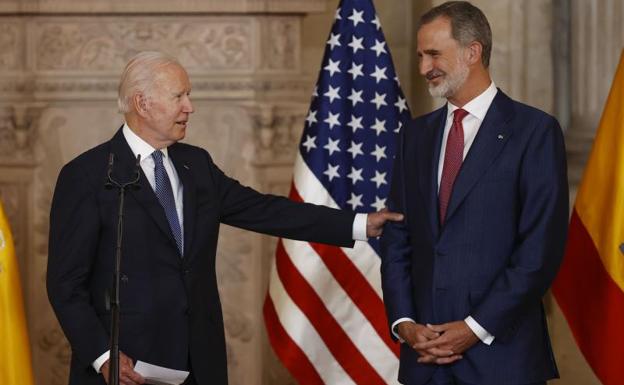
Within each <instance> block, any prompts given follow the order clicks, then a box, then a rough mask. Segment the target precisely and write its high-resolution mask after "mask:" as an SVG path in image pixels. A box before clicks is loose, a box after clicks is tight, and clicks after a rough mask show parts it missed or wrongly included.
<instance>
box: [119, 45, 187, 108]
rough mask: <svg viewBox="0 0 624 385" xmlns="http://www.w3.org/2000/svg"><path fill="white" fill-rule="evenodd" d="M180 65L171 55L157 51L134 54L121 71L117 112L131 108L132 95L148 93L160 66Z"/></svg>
mask: <svg viewBox="0 0 624 385" xmlns="http://www.w3.org/2000/svg"><path fill="white" fill-rule="evenodd" d="M171 64H175V65H179V66H181V65H180V63H179V62H178V60H177V59H176V58H174V57H173V56H170V55H167V54H165V53H162V52H158V51H143V52H139V53H138V54H136V55H134V56H133V57H132V58H131V59H130V61H129V62H128V64H126V68H124V70H123V72H122V73H121V79H120V80H119V89H118V94H117V105H118V106H119V112H121V113H123V114H126V113H128V112H130V111H131V110H132V97H133V96H134V95H135V94H137V93H141V94H143V95H149V93H150V92H151V88H152V86H153V85H154V79H155V78H156V75H157V73H158V69H159V68H160V67H164V66H167V65H171Z"/></svg>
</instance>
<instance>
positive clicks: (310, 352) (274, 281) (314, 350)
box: [269, 263, 355, 385]
mask: <svg viewBox="0 0 624 385" xmlns="http://www.w3.org/2000/svg"><path fill="white" fill-rule="evenodd" d="M269 295H270V296H271V300H272V301H273V304H274V305H275V309H276V313H277V317H278V318H279V322H280V323H281V324H282V327H283V328H284V330H285V331H286V333H287V334H288V335H289V336H290V338H291V339H292V340H293V341H295V343H296V344H297V345H298V346H299V348H301V350H303V352H304V354H305V355H306V356H307V357H308V359H309V360H310V363H311V364H312V365H313V366H314V367H315V368H316V370H317V372H318V373H319V375H320V376H321V378H322V379H323V381H324V382H325V383H326V384H344V385H350V384H355V383H354V382H353V380H352V379H351V377H349V375H348V374H347V373H346V372H345V371H344V370H343V369H342V366H340V364H339V363H338V361H336V359H335V358H334V356H333V355H332V354H331V352H330V351H329V350H328V349H327V346H326V345H325V343H324V342H323V340H322V339H321V337H320V336H319V334H318V333H317V331H316V329H315V328H314V326H312V324H311V323H310V321H309V320H308V318H307V317H306V315H305V314H304V313H303V312H302V311H301V310H300V309H299V307H298V306H297V305H296V304H295V302H294V301H293V300H292V298H290V296H289V295H288V293H287V292H286V289H285V288H284V286H283V285H282V281H281V280H280V279H279V276H278V274H277V267H276V265H275V263H274V264H273V268H272V269H271V280H270V285H269Z"/></svg>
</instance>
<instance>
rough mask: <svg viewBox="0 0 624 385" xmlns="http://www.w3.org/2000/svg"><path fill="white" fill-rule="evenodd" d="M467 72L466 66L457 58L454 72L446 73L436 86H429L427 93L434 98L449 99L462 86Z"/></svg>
mask: <svg viewBox="0 0 624 385" xmlns="http://www.w3.org/2000/svg"><path fill="white" fill-rule="evenodd" d="M469 72H470V70H469V69H468V65H466V63H464V61H463V59H462V58H461V57H459V58H458V59H457V67H456V70H455V71H454V72H452V73H447V75H446V79H444V80H443V81H442V82H441V83H440V84H438V85H437V86H434V85H431V84H430V85H429V93H430V94H431V96H433V97H434V98H449V97H450V96H453V95H454V94H455V93H456V92H457V91H458V90H459V89H460V88H461V86H463V85H464V83H465V82H466V79H467V78H468V73H469Z"/></svg>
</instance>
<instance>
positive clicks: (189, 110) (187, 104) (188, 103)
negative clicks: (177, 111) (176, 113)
mask: <svg viewBox="0 0 624 385" xmlns="http://www.w3.org/2000/svg"><path fill="white" fill-rule="evenodd" d="M184 112H187V113H189V114H191V113H193V112H195V109H194V108H193V103H192V102H191V98H190V97H188V96H187V97H186V100H185V101H184Z"/></svg>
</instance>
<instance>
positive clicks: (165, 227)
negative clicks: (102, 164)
mask: <svg viewBox="0 0 624 385" xmlns="http://www.w3.org/2000/svg"><path fill="white" fill-rule="evenodd" d="M111 152H112V153H113V154H115V166H114V168H113V177H114V178H115V179H116V180H118V181H120V182H125V181H129V180H131V179H132V178H133V177H134V173H135V164H136V159H135V158H134V154H133V153H132V150H131V149H130V146H128V143H127V142H126V139H125V138H124V136H123V132H122V130H121V129H120V130H119V131H117V134H115V136H114V137H113V139H111ZM139 172H140V173H141V177H140V179H139V187H138V188H130V189H128V191H129V192H130V195H131V196H132V197H134V199H136V201H137V202H138V203H139V204H140V205H141V206H142V207H143V209H144V210H145V211H147V213H148V214H149V215H150V216H151V217H152V219H153V220H154V222H156V225H158V228H159V229H160V230H161V231H162V233H163V234H165V236H166V237H168V238H169V240H170V241H171V242H172V243H173V245H174V246H176V248H177V245H176V242H175V239H174V237H173V234H172V233H171V228H170V227H169V222H168V221H167V217H166V216H165V210H164V209H163V207H162V206H161V204H160V202H158V198H157V197H156V194H155V193H154V190H153V189H152V186H151V185H150V184H149V182H148V180H147V177H146V176H145V174H144V173H143V170H142V169H139Z"/></svg>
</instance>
